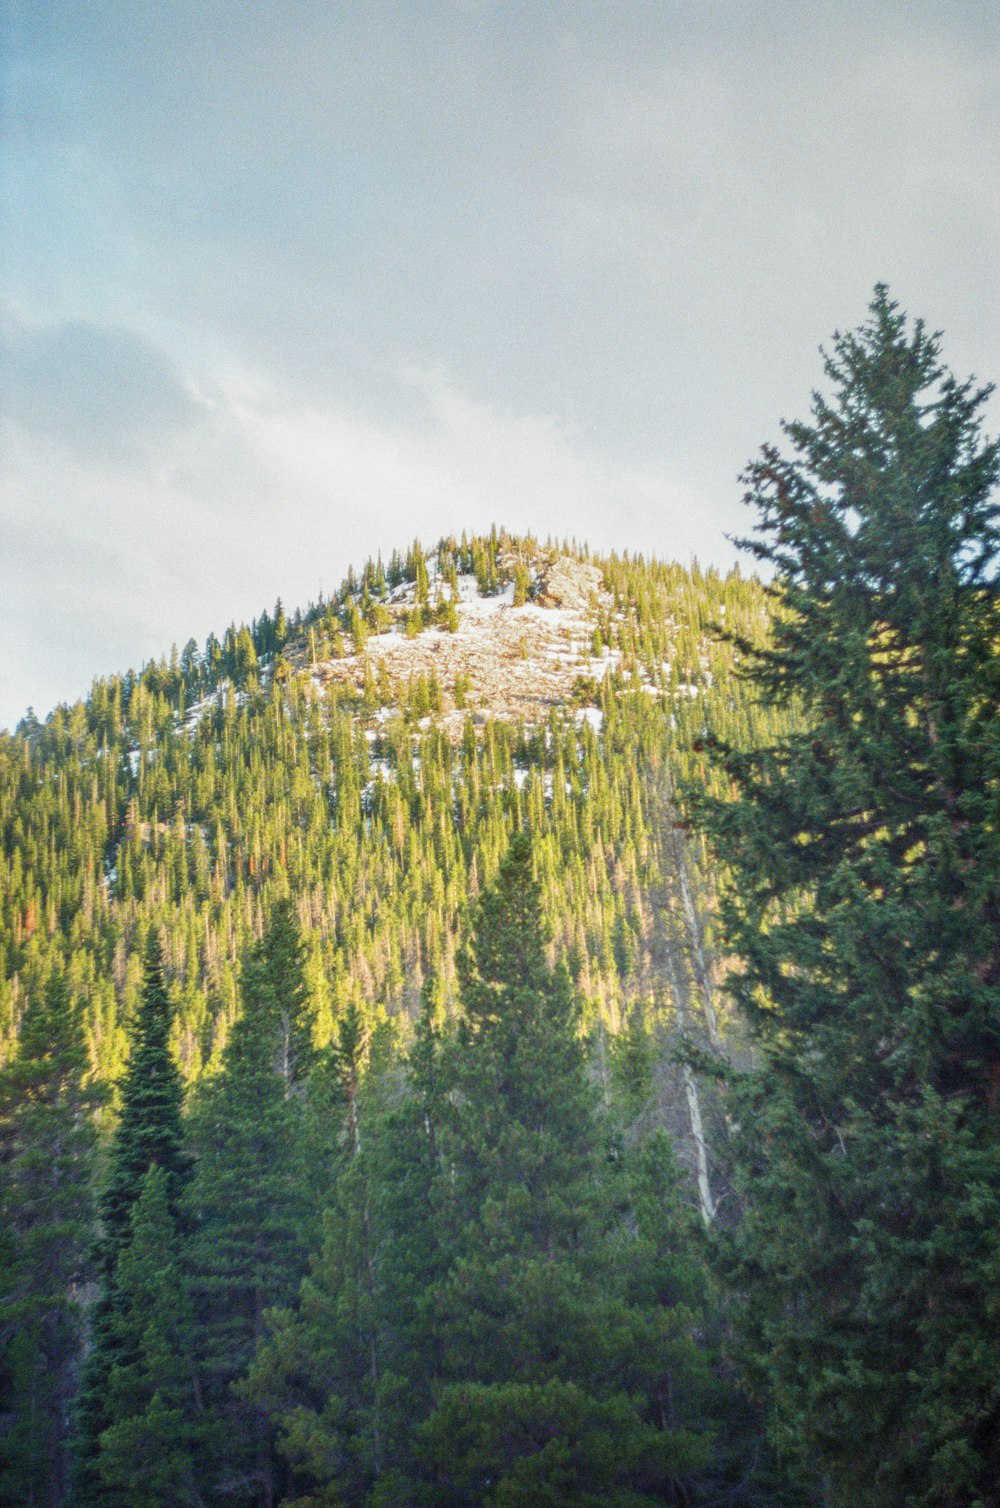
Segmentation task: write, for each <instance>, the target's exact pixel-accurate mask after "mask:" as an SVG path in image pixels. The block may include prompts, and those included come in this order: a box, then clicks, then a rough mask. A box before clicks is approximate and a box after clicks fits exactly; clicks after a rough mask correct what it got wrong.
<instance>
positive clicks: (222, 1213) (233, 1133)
mask: <svg viewBox="0 0 1000 1508" xmlns="http://www.w3.org/2000/svg"><path fill="white" fill-rule="evenodd" d="M301 969H302V947H301V941H300V939H299V936H298V931H297V928H295V927H294V926H293V923H292V917H291V913H290V910H289V908H288V907H287V906H282V905H279V906H277V907H276V908H275V911H274V913H273V915H272V918H271V922H270V924H269V926H268V928H267V930H266V931H265V934H264V936H263V938H262V939H261V941H260V942H259V943H258V944H257V945H255V946H254V948H253V949H252V950H251V952H250V955H249V956H248V958H247V961H246V965H245V967H244V970H243V977H242V992H243V1014H242V1015H241V1017H240V1018H239V1019H238V1020H237V1022H236V1024H235V1026H234V1027H233V1030H232V1034H231V1036H230V1038H229V1041H228V1042H227V1044H226V1048H225V1052H224V1054H223V1062H222V1071H221V1073H220V1074H218V1076H216V1077H215V1078H213V1079H210V1080H209V1081H208V1082H207V1083H206V1085H205V1087H204V1089H203V1090H202V1092H201V1095H200V1096H199V1098H198V1100H197V1102H196V1103H195V1106H194V1108H193V1111H192V1133H191V1134H192V1141H193V1143H194V1145H195V1147H196V1149H197V1152H198V1161H197V1165H196V1169H195V1174H194V1178H193V1179H192V1182H191V1187H190V1190H189V1194H188V1198H187V1201H186V1205H185V1210H186V1217H187V1221H188V1223H189V1226H190V1230H191V1236H190V1240H189V1243H188V1261H189V1264H190V1270H191V1287H192V1296H193V1301H194V1304H195V1311H196V1317H197V1323H198V1343H197V1360H198V1370H199V1376H200V1380H201V1388H202V1393H203V1398H204V1404H205V1407H206V1410H207V1411H208V1412H209V1413H210V1415H211V1424H212V1436H211V1440H210V1447H211V1451H212V1460H211V1463H210V1464H209V1466H208V1467H207V1468H206V1480H205V1481H204V1484H203V1485H204V1489H205V1491H206V1493H208V1492H211V1491H216V1492H223V1493H225V1494H228V1495H229V1496H230V1497H231V1499H232V1501H234V1502H238V1503H243V1502H247V1503H261V1504H267V1503H270V1502H272V1501H273V1500H274V1494H275V1482H276V1472H277V1470H278V1468H277V1466H276V1463H275V1459H274V1454H273V1441H272V1437H271V1433H270V1431H269V1430H268V1428H267V1424H266V1421H265V1420H264V1418H263V1416H262V1415H261V1413H260V1411H259V1410H258V1409H257V1408H256V1407H254V1406H253V1405H251V1404H249V1403H248V1402H247V1401H246V1400H245V1399H243V1398H240V1397H237V1396H236V1395H234V1394H233V1393H232V1392H231V1386H232V1384H233V1383H234V1382H235V1381H236V1380H237V1379H238V1378H239V1377H240V1376H241V1375H242V1374H243V1373H244V1371H245V1370H246V1368H247V1366H248V1364H249V1362H250V1360H251V1358H252V1356H253V1354H254V1351H255V1349H256V1347H257V1345H258V1344H259V1343H260V1341H261V1340H262V1339H263V1337H264V1335H265V1334H266V1331H267V1321H266V1311H267V1309H268V1308H269V1307H270V1306H271V1305H281V1304H287V1303H288V1302H289V1300H290V1299H291V1297H292V1296H293V1294H294V1293H295V1291H296V1289H297V1288H298V1284H299V1281H300V1279H301V1277H302V1274H303V1272H304V1270H305V1264H306V1253H307V1251H308V1248H309V1242H310V1238H311V1237H312V1236H313V1235H314V1233H315V1229H316V1215H315V1211H314V1209H313V1207H312V1203H311V1199H310V1187H311V1186H310V1181H309V1179H308V1177H307V1172H306V1169H305V1168H304V1166H303V1159H302V1151H303V1136H302V1129H303V1105H302V1100H301V1096H299V1095H298V1094H295V1093H292V1088H293V1086H294V1085H295V1084H296V1083H297V1082H298V1077H299V1071H300V1069H301V1065H302V1060H303V1055H304V1052H305V1049H304V1047H302V1046H301V1044H302V1043H303V1042H304V1040H305V1030H306V1029H305V1025H304V1023H303V1021H302V1019H301V1018H302V1007H303V1004H304V995H305V987H304V984H303V980H302V972H301ZM297 1044H298V1045H297Z"/></svg>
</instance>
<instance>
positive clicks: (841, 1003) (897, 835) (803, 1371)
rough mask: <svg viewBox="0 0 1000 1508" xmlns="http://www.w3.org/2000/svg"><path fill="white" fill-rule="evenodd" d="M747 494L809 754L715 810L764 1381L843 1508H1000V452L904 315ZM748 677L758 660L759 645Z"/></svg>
mask: <svg viewBox="0 0 1000 1508" xmlns="http://www.w3.org/2000/svg"><path fill="white" fill-rule="evenodd" d="M826 372H827V376H828V378H829V379H830V381H831V382H832V384H833V385H834V390H833V395H832V397H830V398H823V397H819V396H817V397H816V398H815V400H814V405H813V422H812V423H811V424H805V423H797V424H790V425H787V426H786V433H787V436H788V438H789V440H790V441H791V445H792V455H791V456H790V457H785V456H782V455H781V454H780V453H779V452H778V450H777V449H775V448H773V447H768V448H766V449H765V450H764V451H763V453H762V456H761V458H760V460H759V461H757V462H756V463H755V464H754V465H753V466H751V468H750V470H749V471H748V473H747V481H748V485H749V493H748V498H749V500H750V501H751V502H752V503H753V504H755V505H756V507H757V508H758V510H759V515H760V522H759V529H758V535H757V538H756V539H755V540H754V541H753V542H752V544H751V548H752V549H753V550H754V552H755V553H756V555H757V556H758V558H760V559H762V560H764V561H767V562H770V563H771V564H772V565H773V566H774V567H776V568H777V571H778V576H777V579H776V585H775V588H774V595H775V598H776V602H777V604H778V609H779V610H778V611H777V613H776V615H775V618H774V625H773V632H772V637H771V641H770V643H769V644H768V645H767V646H766V648H764V649H762V650H759V651H757V652H751V654H750V661H749V671H748V673H749V675H750V676H751V678H752V682H753V684H754V686H755V687H756V689H757V691H758V693H759V695H760V696H761V697H762V698H763V700H764V702H765V704H766V705H767V706H768V707H771V708H774V709H776V710H777V711H778V712H779V713H780V712H790V713H791V714H792V715H793V716H794V726H795V729H796V731H792V732H789V733H786V735H785V736H784V737H782V738H780V739H778V740H776V741H773V742H771V744H770V745H769V746H767V747H762V748H760V749H759V750H757V751H756V752H754V753H750V754H745V753H740V752H739V751H738V750H736V749H735V748H733V747H732V746H731V744H730V745H727V744H726V743H725V742H723V741H720V745H719V748H718V759H719V763H720V766H721V768H722V770H723V771H724V773H725V776H726V779H727V781H731V782H732V785H733V789H734V791H735V799H734V800H732V801H731V802H718V803H715V804H714V805H713V804H708V805H707V808H706V809H705V810H706V816H707V820H708V823H709V826H710V828H711V830H712V832H713V834H714V837H715V841H716V844H717V848H718V851H719V852H720V853H722V854H724V855H725V857H726V860H727V863H728V864H729V865H730V866H731V873H732V883H731V885H730V887H729V888H728V890H727V893H726V896H725V903H724V909H723V925H724V929H725V933H726V936H727V939H728V942H729V945H730V947H731V948H732V950H733V951H734V952H735V953H736V954H737V955H738V957H739V958H740V960H741V963H740V967H739V969H738V970H737V971H735V972H734V974H733V975H732V977H731V980H730V988H731V990H732V992H733V993H734V994H735V995H736V997H737V998H738V1000H739V1001H740V1004H741V1006H742V1009H743V1011H744V1013H745V1016H746V1018H747V1020H748V1021H749V1022H750V1024H751V1027H752V1030H753V1034H754V1037H755V1039H756V1043H757V1049H758V1055H757V1058H756V1060H755V1063H754V1066H753V1067H752V1068H751V1069H750V1070H749V1071H748V1072H746V1073H745V1074H742V1075H738V1076H737V1077H736V1078H735V1080H734V1083H733V1087H732V1090H731V1093H730V1100H729V1104H730V1113H731V1115H732V1117H733V1122H734V1128H733V1129H734V1134H735V1141H734V1156H735V1160H736V1179H737V1185H738V1188H739V1191H740V1193H741V1195H742V1198H743V1200H744V1203H745V1210H744V1216H743V1219H742V1222H741V1223H740V1224H739V1225H738V1227H736V1228H735V1229H734V1230H733V1232H732V1233H731V1235H730V1236H729V1238H728V1239H727V1242H726V1246H725V1250H726V1252H727V1260H728V1266H729V1271H730V1274H731V1282H732V1285H733V1289H734V1292H735V1293H736V1294H737V1295H739V1310H740V1324H741V1328H742V1331H743V1336H744V1360H745V1362H746V1365H747V1367H748V1368H749V1370H750V1372H751V1374H752V1376H753V1377H754V1378H755V1379H756V1381H757V1385H758V1386H760V1387H762V1388H765V1389H767V1390H768V1391H769V1393H770V1396H771V1398H772V1400H773V1429H774V1432H775V1435H776V1437H777V1439H778V1440H779V1442H780V1444H781V1445H782V1447H783V1448H785V1449H786V1450H789V1451H794V1452H798V1453H801V1454H804V1455H805V1456H806V1457H807V1459H808V1458H812V1459H813V1460H815V1461H816V1462H818V1463H819V1466H820V1468H821V1469H822V1470H823V1471H824V1472H825V1473H827V1474H828V1477H829V1480H830V1483H831V1489H830V1490H831V1493H832V1498H831V1501H832V1502H834V1503H836V1504H843V1505H845V1508H847V1505H849V1508H863V1505H872V1508H875V1505H881V1504H884V1503H887V1502H892V1503H899V1504H901V1505H902V1504H907V1505H918V1504H919V1505H922V1508H930V1505H937V1508H963V1505H964V1508H971V1505H973V1504H977V1505H979V1508H982V1505H984V1504H993V1503H995V1502H997V1497H996V1483H997V1481H998V1480H1000V1412H998V1405H997V1392H996V1378H997V1374H998V1370H1000V1348H998V1341H997V1337H998V1336H1000V1326H998V1323H997V1321H998V1309H997V1295H998V1293H1000V1287H998V1277H1000V1267H998V1256H997V1243H996V1230H997V1225H998V1223H1000V1141H998V1137H997V1117H996V1101H997V1084H998V1083H1000V1017H998V1014H997V999H998V994H997V986H998V984H1000V952H998V945H997V939H998V937H1000V928H998V920H1000V888H998V875H1000V849H998V833H1000V824H998V823H997V820H996V819H997V813H998V798H1000V766H998V759H997V751H998V749H1000V738H998V733H1000V722H998V711H997V709H998V707H1000V694H998V693H1000V652H998V651H1000V615H998V611H997V593H996V556H997V543H998V527H997V519H998V508H997V504H996V503H995V502H994V501H993V500H992V499H991V492H992V490H993V489H994V487H995V485H996V481H997V475H998V465H1000V448H998V446H997V445H996V444H987V443H983V442H982V440H981V437H980V434H979V413H980V410H981V408H982V404H983V402H984V399H985V396H986V394H985V392H982V391H978V392H977V391H976V390H974V388H973V387H972V386H971V385H970V384H968V383H965V384H963V383H959V382H957V381H956V380H955V379H954V378H953V377H952V376H951V375H950V374H949V373H948V372H947V371H946V370H945V369H944V368H943V367H942V366H941V364H940V362H939V344H938V340H937V338H936V337H934V336H931V335H929V334H928V333H927V332H926V331H925V330H924V328H923V327H922V325H920V324H919V323H918V324H916V325H914V326H913V327H912V328H908V327H907V324H906V320H905V318H904V317H903V316H902V315H901V314H900V313H899V311H898V310H897V308H896V306H895V305H894V304H893V303H891V301H890V300H889V298H888V296H887V294H886V292H885V289H884V288H879V289H877V290H876V296H875V300H874V302H873V304H872V306H871V313H870V318H869V320H868V322H867V323H866V324H865V325H864V326H863V327H862V328H861V329H860V330H859V331H857V332H856V333H853V334H849V335H845V336H838V337H837V338H836V340H835V343H834V348H833V352H832V354H831V355H830V356H829V357H828V358H827V361H826ZM744 647H745V648H747V649H749V646H744Z"/></svg>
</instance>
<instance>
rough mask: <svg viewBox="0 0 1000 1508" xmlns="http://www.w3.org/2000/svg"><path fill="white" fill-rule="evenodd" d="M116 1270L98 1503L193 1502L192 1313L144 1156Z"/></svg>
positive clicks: (171, 1226)
mask: <svg viewBox="0 0 1000 1508" xmlns="http://www.w3.org/2000/svg"><path fill="white" fill-rule="evenodd" d="M130 1225H131V1232H130V1239H129V1243H128V1245H127V1246H125V1247H124V1248H123V1249H122V1253H121V1256H120V1257H119V1260H118V1265H117V1267H116V1269H115V1284H114V1308H113V1312H112V1317H111V1321H110V1331H111V1338H112V1340H113V1343H114V1350H115V1361H114V1362H113V1364H112V1366H111V1369H110V1372H109V1374H108V1415H109V1418H110V1419H111V1421H112V1422H111V1424H110V1425H109V1426H108V1428H107V1429H106V1430H105V1431H104V1432H103V1433H102V1435H101V1437H100V1441H99V1455H98V1461H97V1468H98V1472H99V1474H100V1477H101V1480H102V1482H103V1484H104V1489H103V1492H102V1494H101V1498H100V1501H101V1502H102V1503H103V1504H106V1505H108V1508H110V1505H112V1504H116V1505H120V1508H133V1505H134V1504H137V1503H142V1504H145V1505H147V1508H201V1505H202V1504H203V1503H204V1498H203V1497H202V1496H201V1494H200V1493H199V1491H198V1489H197V1486H196V1463H197V1457H198V1447H199V1437H200V1434H201V1429H202V1409H201V1406H200V1397H199V1391H198V1387H197V1383H196V1380H195V1368H194V1330H193V1313H192V1309H191V1303H190V1299H189V1296H188V1292H187V1284H186V1281H185V1277H184V1273H183V1271H182V1268H181V1262H180V1250H179V1244H178V1240H177V1228H176V1223H175V1221H174V1218H173V1216H172V1215H171V1212H170V1206H169V1199H168V1180H167V1175H166V1173H165V1172H164V1170H163V1168H161V1167H158V1166H157V1165H155V1164H154V1165H153V1166H152V1167H151V1168H150V1170H149V1172H148V1173H147V1174H146V1177H145V1180H144V1182H143V1186H142V1192H141V1193H140V1195H139V1199H138V1201H137V1203H136V1204H135V1205H134V1207H133V1209H132V1215H131V1221H130Z"/></svg>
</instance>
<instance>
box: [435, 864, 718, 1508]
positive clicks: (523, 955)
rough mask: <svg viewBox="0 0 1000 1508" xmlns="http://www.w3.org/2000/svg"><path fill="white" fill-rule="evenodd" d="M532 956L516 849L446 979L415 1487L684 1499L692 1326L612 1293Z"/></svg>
mask: <svg viewBox="0 0 1000 1508" xmlns="http://www.w3.org/2000/svg"><path fill="white" fill-rule="evenodd" d="M546 944H547V929H546V926H545V922H544V917H543V913H542V905H541V893H540V886H539V883H538V881H537V880H536V878H535V876H534V874H533V856H532V848H531V842H530V839H529V838H528V836H527V835H526V834H516V835H515V836H514V837H513V839H512V840H511V844H510V848H509V851H508V853H507V856H506V857H505V859H504V861H503V862H502V864H501V867H500V871H499V874H498V876H497V880H496V883H495V884H494V885H493V886H492V888H491V889H489V890H488V891H487V892H486V893H485V894H484V896H483V898H482V900H481V901H480V903H479V906H478V907H477V910H476V913H475V917H474V921H473V927H472V935H471V939H470V945H469V947H468V949H467V951H466V952H465V954H464V955H463V957H462V961H461V965H460V970H459V976H460V984H461V997H462V1006H463V1016H462V1019H461V1024H460V1028H459V1034H458V1038H457V1042H456V1044H455V1047H454V1050H453V1053H452V1054H451V1059H450V1063H448V1065H447V1068H446V1084H447V1096H446V1102H447V1103H448V1104H449V1105H450V1106H451V1107H452V1115H451V1117H450V1123H449V1119H446V1120H445V1123H444V1125H443V1127H442V1138H441V1139H442V1152H443V1159H444V1170H445V1171H444V1182H445V1185H446V1188H447V1190H448V1196H447V1201H446V1205H445V1230H446V1231H447V1236H446V1244H447V1247H448V1250H449V1256H450V1264H449V1270H448V1272H447V1274H446V1276H445V1277H444V1279H443V1280H442V1281H440V1282H438V1283H437V1285H436V1289H435V1298H436V1303H437V1315H438V1321H439V1324H440V1326H441V1330H442V1351H443V1355H442V1358H441V1365H440V1375H439V1377H438V1378H437V1379H436V1387H435V1390H434V1391H435V1395H436V1396H435V1403H434V1407H433V1410H432V1412H431V1414H430V1416H429V1417H428V1419H427V1420H426V1422H425V1423H424V1424H423V1426H422V1427H421V1429H420V1431H419V1443H420V1450H421V1453H422V1457H423V1462H424V1484H425V1491H429V1493H430V1495H431V1497H432V1499H433V1501H434V1502H435V1503H439V1504H442V1505H444V1504H452V1503H453V1504H456V1505H458V1504H466V1503H483V1504H493V1503H496V1504H500V1503H503V1504H510V1505H515V1504H520V1505H524V1508H528V1505H529V1504H537V1503H548V1504H552V1505H557V1504H565V1505H566V1508H569V1505H583V1504H589V1503H594V1504H596V1503H598V1502H600V1503H607V1504H621V1505H625V1504H629V1505H632V1508H640V1505H642V1504H650V1505H652V1504H654V1503H664V1502H676V1503H683V1502H687V1501H690V1484H691V1477H692V1474H693V1473H694V1472H696V1471H697V1470H698V1469H699V1468H700V1467H702V1466H703V1464H704V1461H705V1456H706V1446H707V1441H706V1439H705V1437H704V1436H703V1435H702V1433H701V1430H700V1420H699V1419H698V1412H697V1402H696V1398H697V1394H698V1392H699V1390H700V1387H701V1385H702V1381H703V1362H702V1358H701V1357H700V1355H699V1353H698V1349H697V1346H696V1344H695V1340H694V1335H693V1330H694V1323H693V1315H692V1313H691V1311H690V1310H688V1309H687V1308H685V1307H684V1306H683V1305H682V1304H681V1303H677V1304H660V1303H659V1302H658V1300H657V1296H656V1293H655V1291H654V1292H647V1293H645V1294H643V1293H639V1292H637V1291H635V1289H633V1288H631V1287H630V1284H629V1282H628V1277H627V1275H628V1273H629V1255H630V1253H629V1250H628V1248H629V1246H630V1242H629V1241H628V1239H627V1238H626V1231H625V1230H624V1229H623V1226H622V1222H621V1221H620V1220H618V1219H617V1218H616V1208H615V1201H614V1198H613V1197H612V1192H613V1191H612V1189H611V1188H610V1187H609V1180H608V1174H607V1160H606V1157H605V1155H604V1147H603V1143H602V1137H601V1132H600V1126H599V1122H598V1117H597V1101H596V1095H595V1093H594V1090H593V1088H592V1086H591V1084H590V1082H589V1079H588V1074H587V1065H586V1058H585V1051H584V1045H583V1042H582V1038H581V1034H580V1021H579V1006H578V1002H577V999H576V996H575V994H574V992H573V990H572V986H571V984H570V979H569V975H568V973H567V971H566V970H565V968H564V967H563V966H561V965H559V966H557V967H556V968H552V967H551V966H550V964H549V961H548V958H547V954H546ZM631 1245H632V1254H634V1253H635V1245H634V1243H631Z"/></svg>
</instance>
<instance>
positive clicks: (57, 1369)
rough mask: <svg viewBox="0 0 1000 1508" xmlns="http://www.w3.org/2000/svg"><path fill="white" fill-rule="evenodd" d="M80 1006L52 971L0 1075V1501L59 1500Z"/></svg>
mask: <svg viewBox="0 0 1000 1508" xmlns="http://www.w3.org/2000/svg"><path fill="white" fill-rule="evenodd" d="M88 1066H89V1065H88V1062H87V1051H86V1044H85V1043H84V1039H83V1031H82V1026H81V1020H80V1012H79V1009H78V1008H77V1007H76V1005H75V1004H74V1002H73V1001H72V1000H71V998H70V994H69V989H68V986H67V983H66V978H65V975H64V974H62V973H61V972H57V973H54V974H53V975H52V977H51V979H50V981H49V983H48V985H47V986H46V988H45V989H44V991H41V992H40V993H39V994H37V995H33V996H32V997H31V998H30V999H29V1001H28V1004H27V1006H26V1007H25V1011H24V1015H23V1017H22V1019H21V1029H20V1037H19V1042H18V1050H17V1056H16V1057H15V1058H14V1060H13V1062H12V1063H10V1064H9V1065H8V1066H7V1067H6V1068H4V1069H3V1071H2V1072H0V1230H2V1231H3V1237H2V1238H0V1240H2V1242H3V1251H2V1258H0V1272H2V1274H3V1276H2V1279H0V1282H2V1289H0V1304H2V1310H0V1313H2V1320H0V1341H2V1352H3V1357H4V1363H3V1369H4V1374H5V1375H4V1392H5V1394H6V1396H5V1397H4V1399H3V1403H2V1404H0V1417H2V1419H3V1425H2V1426H0V1497H2V1499H3V1501H4V1502H5V1503H10V1504H12V1505H13V1504H20V1503H23V1504H29V1503H30V1504H38V1505H42V1504H50V1505H55V1504H58V1503H61V1502H62V1501H63V1498H64V1494H65V1489H66V1416H67V1412H68V1407H69V1402H70V1399H71V1397H72V1394H73V1386H74V1382H75V1374H76V1369H77V1366H78V1363H79V1357H80V1347H81V1341H82V1331H83V1324H82V1320H83V1314H82V1310H81V1306H80V1301H79V1298H78V1297H77V1295H78V1293H79V1291H80V1285H81V1283H82V1281H83V1279H84V1278H85V1276H86V1275H87V1269H88V1256H89V1253H90V1250H91V1247H92V1244H93V1236H94V1225H93V1222H94V1215H95V1210H94V1205H93V1199H92V1195H91V1180H92V1178H93V1171H94V1168H93V1163H94V1143H95V1133H94V1125H93V1112H94V1111H95V1109H96V1108H97V1107H98V1106H99V1105H100V1104H101V1102H102V1100H103V1095H102V1094H101V1092H100V1091H99V1090H97V1089H96V1088H95V1087H94V1086H93V1085H90V1084H88V1082H87V1078H88Z"/></svg>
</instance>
